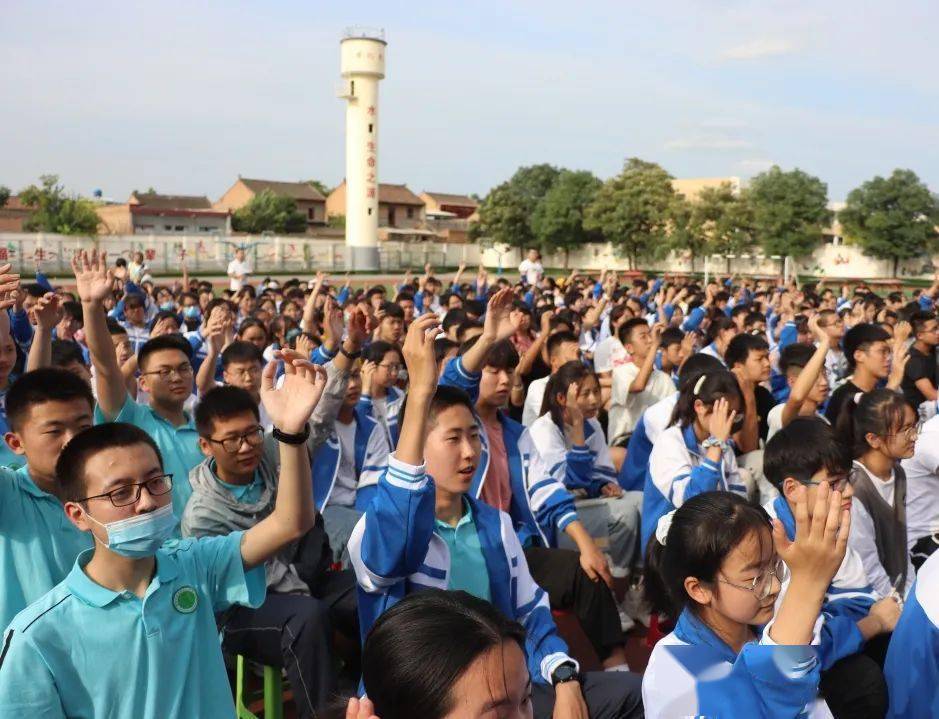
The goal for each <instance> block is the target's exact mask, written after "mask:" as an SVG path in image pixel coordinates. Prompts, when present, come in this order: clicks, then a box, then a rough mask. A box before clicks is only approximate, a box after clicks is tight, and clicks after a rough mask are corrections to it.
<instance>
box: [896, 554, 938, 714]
mask: <svg viewBox="0 0 939 719" xmlns="http://www.w3.org/2000/svg"><path fill="white" fill-rule="evenodd" d="M884 677H885V678H886V679H887V692H888V694H889V696H890V708H889V709H888V710H887V717H888V719H934V718H935V717H937V716H939V691H937V689H936V687H937V686H939V552H937V553H934V554H932V555H931V556H930V557H929V559H927V560H926V561H925V562H924V563H923V566H921V567H920V568H919V576H918V577H917V578H916V583H915V584H914V585H913V589H912V590H911V591H910V595H909V596H908V597H907V600H906V604H905V606H904V607H903V614H901V615H900V621H899V622H897V626H896V628H895V629H894V630H893V636H892V637H891V639H890V648H889V649H888V650H887V661H886V662H885V663H884Z"/></svg>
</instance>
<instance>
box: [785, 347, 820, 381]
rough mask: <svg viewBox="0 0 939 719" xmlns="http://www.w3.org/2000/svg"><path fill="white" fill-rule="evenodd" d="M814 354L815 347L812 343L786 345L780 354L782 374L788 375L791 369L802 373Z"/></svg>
mask: <svg viewBox="0 0 939 719" xmlns="http://www.w3.org/2000/svg"><path fill="white" fill-rule="evenodd" d="M814 354H815V345H813V344H811V343H810V342H793V343H792V344H791V345H786V346H785V347H783V350H782V352H780V353H779V372H780V374H784V375H785V374H788V373H789V370H790V369H797V370H799V371H801V370H802V368H803V367H805V366H806V365H807V364H808V363H809V360H811V359H812V355H814Z"/></svg>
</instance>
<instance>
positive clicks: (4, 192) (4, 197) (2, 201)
mask: <svg viewBox="0 0 939 719" xmlns="http://www.w3.org/2000/svg"><path fill="white" fill-rule="evenodd" d="M9 199H10V188H9V187H5V186H4V185H0V207H3V206H4V205H6V204H7V201H8V200H9Z"/></svg>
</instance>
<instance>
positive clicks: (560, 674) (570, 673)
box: [551, 662, 581, 687]
mask: <svg viewBox="0 0 939 719" xmlns="http://www.w3.org/2000/svg"><path fill="white" fill-rule="evenodd" d="M580 680H581V677H580V672H578V671H577V667H576V666H575V665H574V664H572V663H571V662H564V663H563V664H559V665H558V666H557V667H556V668H555V670H554V671H553V672H551V686H555V687H556V686H557V685H558V684H565V683H567V682H577V683H578V684H580Z"/></svg>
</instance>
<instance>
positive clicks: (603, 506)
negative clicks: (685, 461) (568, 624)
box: [529, 362, 642, 577]
mask: <svg viewBox="0 0 939 719" xmlns="http://www.w3.org/2000/svg"><path fill="white" fill-rule="evenodd" d="M614 381H615V380H614ZM599 408H600V384H599V382H598V381H597V378H596V376H595V375H594V374H593V372H591V371H590V370H588V369H587V368H586V367H584V365H583V364H582V363H580V362H568V363H567V364H566V365H564V366H563V367H561V369H559V370H558V371H557V373H555V374H554V375H552V376H551V380H550V381H549V382H548V388H547V390H545V397H544V404H543V406H542V415H541V417H539V418H538V420H537V421H536V422H535V423H534V424H533V425H532V426H531V429H530V430H529V431H530V433H531V439H532V443H533V444H534V447H535V449H536V450H537V452H538V454H540V455H541V457H542V458H543V460H544V462H545V464H546V465H547V466H548V467H552V468H554V467H557V472H558V474H559V475H560V476H561V477H562V479H563V482H564V486H566V487H567V489H568V490H569V491H570V492H572V493H574V495H575V497H578V498H579V499H578V501H577V502H576V506H577V513H578V516H579V517H580V520H581V521H582V522H583V524H584V527H585V529H586V530H587V532H588V533H589V534H590V536H591V537H594V538H595V539H597V540H599V541H600V544H601V546H603V547H604V548H605V550H606V552H607V554H608V555H609V557H610V560H611V564H612V569H613V572H614V574H615V575H616V576H620V577H624V576H628V575H629V574H630V573H631V570H632V568H633V566H634V565H635V563H636V559H637V549H638V539H639V537H638V529H639V508H640V506H641V504H642V493H641V492H624V491H623V489H622V487H620V486H619V484H618V483H617V481H616V471H615V470H614V468H613V463H612V461H611V460H610V450H609V448H608V447H607V446H606V441H605V438H604V436H603V430H602V429H601V427H600V423H599V422H597V419H596V416H597V412H598V411H599ZM564 544H565V543H562V546H564Z"/></svg>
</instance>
